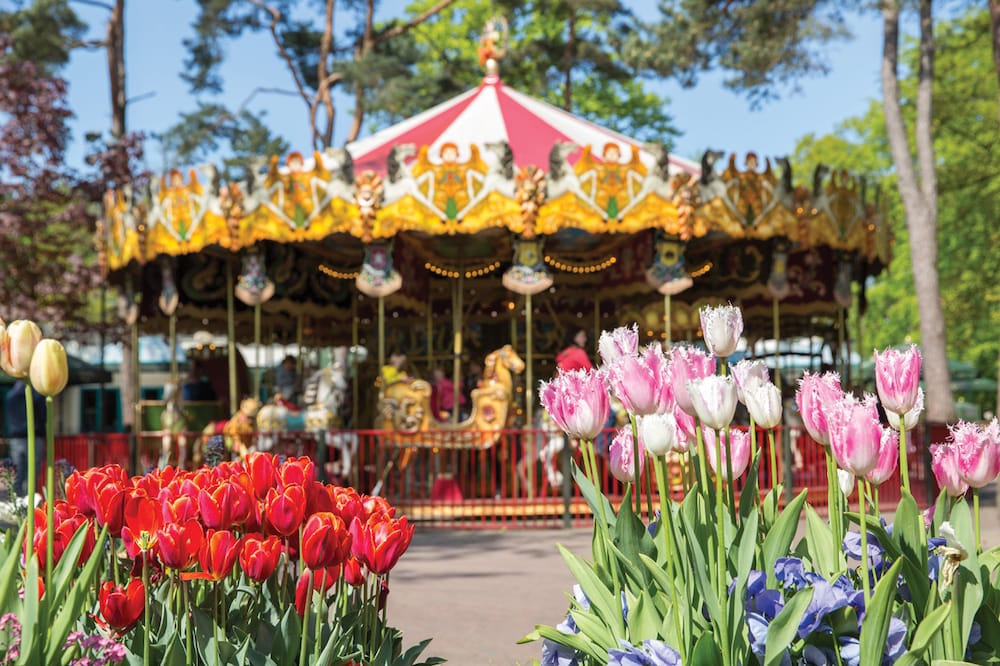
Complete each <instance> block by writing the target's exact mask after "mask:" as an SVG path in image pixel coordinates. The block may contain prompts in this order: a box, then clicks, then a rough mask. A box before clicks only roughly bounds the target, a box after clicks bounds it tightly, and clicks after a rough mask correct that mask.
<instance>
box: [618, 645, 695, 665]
mask: <svg viewBox="0 0 1000 666" xmlns="http://www.w3.org/2000/svg"><path fill="white" fill-rule="evenodd" d="M618 642H619V643H620V644H621V646H622V648H623V649H621V650H618V649H615V648H612V649H610V650H608V666H681V655H680V654H678V652H677V650H675V649H673V648H672V647H670V646H669V645H667V644H666V643H664V642H663V641H657V640H645V641H643V642H642V647H638V646H635V645H632V644H631V643H629V642H628V641H626V640H623V639H619V640H618Z"/></svg>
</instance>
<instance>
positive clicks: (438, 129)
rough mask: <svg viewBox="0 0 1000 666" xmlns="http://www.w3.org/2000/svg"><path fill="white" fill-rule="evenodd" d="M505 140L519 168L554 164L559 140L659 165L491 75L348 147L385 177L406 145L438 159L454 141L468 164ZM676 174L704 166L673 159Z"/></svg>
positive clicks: (618, 138) (358, 163) (627, 142)
mask: <svg viewBox="0 0 1000 666" xmlns="http://www.w3.org/2000/svg"><path fill="white" fill-rule="evenodd" d="M501 141H505V142H507V143H508V144H509V145H510V148H511V150H512V151H513V154H514V164H515V165H517V166H525V165H529V164H534V165H539V166H541V165H546V164H548V161H549V153H550V150H551V148H552V146H553V145H555V144H556V142H558V141H565V142H569V143H574V144H576V145H577V146H579V147H580V148H582V147H583V146H595V147H602V148H603V147H604V146H606V145H607V144H609V143H613V144H616V145H617V146H618V149H619V151H620V153H621V154H623V155H625V154H628V152H629V151H630V149H631V147H633V146H634V147H636V148H639V149H640V150H639V157H640V159H641V161H642V163H643V165H644V166H645V167H646V168H650V167H652V166H653V165H654V163H655V161H656V160H655V157H654V156H653V155H652V154H651V153H649V152H647V151H646V150H644V149H642V148H643V147H642V144H641V143H639V142H637V141H635V140H633V139H630V138H629V137H627V136H624V135H622V134H619V133H618V132H613V131H611V130H609V129H605V128H604V127H601V126H600V125H596V124H594V123H592V122H590V121H588V120H585V119H583V118H579V117H577V116H574V115H573V114H572V113H568V112H566V111H564V110H563V109H560V108H558V107H556V106H553V105H551V104H548V103H546V102H543V101H541V100H538V99H535V98H533V97H529V96H528V95H525V94H524V93H520V92H518V91H517V90H514V89H513V88H511V87H509V86H505V85H504V84H503V82H502V81H501V80H500V77H499V76H497V75H494V74H490V75H487V76H486V77H485V78H484V79H483V82H482V83H481V84H480V85H479V87H477V88H473V89H472V90H469V91H466V92H464V93H462V94H461V95H459V96H457V97H454V98H452V99H450V100H448V101H446V102H442V103H441V104H438V105H437V106H435V107H433V108H431V109H428V110H427V111H424V112H423V113H420V114H417V115H416V116H414V117H412V118H409V119H407V120H404V121H402V122H400V123H397V124H395V125H393V126H392V127H387V128H386V129H384V130H381V131H379V132H376V133H375V134H372V135H371V136H368V137H365V138H363V139H360V140H358V141H355V142H354V143H351V144H348V146H347V149H348V151H350V153H351V156H352V157H353V158H354V168H355V170H356V171H359V172H360V171H363V170H366V169H371V170H373V171H375V172H376V173H379V174H381V175H383V176H384V175H385V173H386V159H387V158H388V157H389V153H390V152H391V151H392V148H393V147H394V146H398V145H400V144H407V143H411V144H414V145H415V146H429V152H430V153H431V154H434V155H436V154H438V153H439V152H440V150H441V148H442V147H443V146H444V145H445V144H448V143H451V144H454V145H455V146H456V147H457V148H458V153H459V154H458V161H460V162H464V161H466V160H468V159H469V157H470V150H469V148H470V146H472V145H477V146H478V147H479V149H480V150H481V151H482V150H484V148H485V146H486V144H489V143H498V142H501ZM579 155H580V150H579V149H577V151H576V152H574V153H573V154H571V155H570V157H569V162H570V163H571V164H575V163H576V161H577V158H578V157H579ZM670 172H671V173H679V172H686V173H690V174H692V175H694V176H699V175H701V167H700V166H699V165H698V163H696V162H694V161H692V160H687V159H684V158H681V157H677V156H674V155H671V156H670Z"/></svg>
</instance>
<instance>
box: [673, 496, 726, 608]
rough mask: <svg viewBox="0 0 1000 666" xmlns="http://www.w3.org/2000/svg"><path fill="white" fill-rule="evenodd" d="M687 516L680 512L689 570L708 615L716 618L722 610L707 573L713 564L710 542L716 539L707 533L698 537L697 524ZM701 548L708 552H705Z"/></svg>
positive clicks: (687, 514) (686, 513)
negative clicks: (692, 574) (691, 521)
mask: <svg viewBox="0 0 1000 666" xmlns="http://www.w3.org/2000/svg"><path fill="white" fill-rule="evenodd" d="M688 516H689V513H688V512H685V513H682V514H681V522H682V523H683V525H684V531H685V532H687V539H686V542H687V551H688V555H689V558H690V562H691V569H690V570H691V571H692V572H693V573H694V583H695V585H696V587H697V590H698V592H699V593H700V594H701V597H702V599H704V600H705V606H707V607H708V615H709V617H715V618H717V617H719V613H721V612H722V610H721V607H720V605H719V596H718V594H717V592H716V591H715V586H714V585H713V584H712V581H711V579H710V577H709V573H708V572H709V571H712V570H713V569H711V568H710V567H713V566H714V564H712V563H713V562H714V552H713V551H714V549H713V548H712V544H713V543H714V542H715V541H716V539H711V538H710V537H709V536H708V535H705V537H704V539H702V538H700V537H699V534H698V528H697V526H696V525H691V524H690V522H689V518H688ZM703 549H705V550H707V551H708V552H707V553H706V552H705V550H703Z"/></svg>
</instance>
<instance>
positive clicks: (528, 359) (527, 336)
mask: <svg viewBox="0 0 1000 666" xmlns="http://www.w3.org/2000/svg"><path fill="white" fill-rule="evenodd" d="M531 309H532V305H531V294H530V293H528V294H525V295H524V327H525V330H524V358H525V362H524V419H525V420H524V427H525V428H527V429H528V431H529V433H530V434H529V435H528V437H529V439H530V441H531V446H530V448H529V457H528V497H529V498H533V497H534V496H535V455H536V454H535V443H536V439H535V434H534V433H533V432H530V431H531V429H532V428H534V427H535V420H534V412H535V398H534V386H533V384H534V383H535V379H534V372H533V370H534V368H533V367H532V366H533V365H534V358H533V357H534V350H533V348H532V347H533V342H534V340H533V338H534V335H533V334H532V330H531Z"/></svg>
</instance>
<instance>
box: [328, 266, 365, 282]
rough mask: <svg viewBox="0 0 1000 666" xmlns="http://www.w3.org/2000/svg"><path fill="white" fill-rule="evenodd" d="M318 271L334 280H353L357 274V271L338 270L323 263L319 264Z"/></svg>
mask: <svg viewBox="0 0 1000 666" xmlns="http://www.w3.org/2000/svg"><path fill="white" fill-rule="evenodd" d="M319 272H320V273H322V274H323V275H326V276H327V277H332V278H334V279H335V280H353V279H354V278H356V277H358V275H359V272H358V271H338V270H334V269H332V268H330V267H329V266H327V265H325V264H320V265H319Z"/></svg>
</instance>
